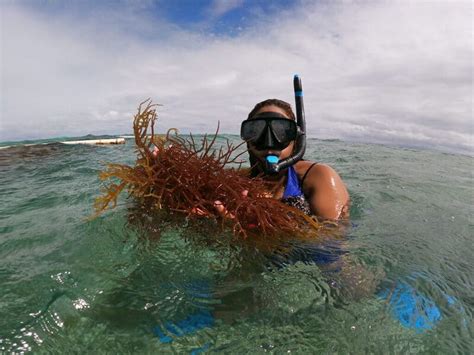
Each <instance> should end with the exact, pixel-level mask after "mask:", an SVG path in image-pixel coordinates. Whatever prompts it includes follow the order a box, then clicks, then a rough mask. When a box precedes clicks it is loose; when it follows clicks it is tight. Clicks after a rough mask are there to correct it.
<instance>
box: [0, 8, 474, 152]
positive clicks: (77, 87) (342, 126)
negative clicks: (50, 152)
mask: <svg viewBox="0 0 474 355" xmlns="http://www.w3.org/2000/svg"><path fill="white" fill-rule="evenodd" d="M255 16H256V18H254V19H253V21H252V22H253V23H255V24H258V25H255V26H254V27H250V28H248V29H247V30H246V31H245V32H243V33H242V34H241V35H240V36H238V37H234V38H229V37H225V36H222V37H215V36H211V35H206V34H199V33H190V32H189V31H185V30H182V29H179V28H177V27H176V26H173V25H172V24H168V23H164V22H163V21H157V20H156V19H153V18H152V17H151V16H148V15H147V13H146V11H142V10H140V9H138V10H136V11H130V12H126V11H119V10H116V11H105V10H97V11H96V12H94V14H93V15H90V16H88V17H86V18H83V17H81V18H78V17H77V18H73V17H71V16H68V17H66V16H52V15H51V16H48V15H45V14H40V13H38V11H33V10H31V9H27V8H26V7H23V6H20V5H10V6H4V7H3V8H2V40H1V46H2V48H1V49H2V78H1V84H2V95H1V96H2V99H1V100H2V101H1V106H2V107H1V137H0V139H1V140H10V139H21V138H33V137H45V136H59V135H65V134H67V135H81V134H87V133H115V132H117V133H118V132H127V131H130V126H131V117H130V114H131V113H133V112H135V109H136V106H137V104H138V103H139V102H141V101H142V100H143V99H145V98H147V97H151V98H153V99H154V100H155V101H157V102H159V103H162V104H164V106H163V107H162V108H160V110H159V112H160V114H161V121H160V127H162V128H163V129H165V128H166V127H170V126H173V127H179V128H182V129H183V130H193V131H201V132H202V131H214V128H215V126H216V124H217V121H218V120H220V122H221V128H222V132H234V133H236V132H238V128H239V125H240V121H241V120H242V119H243V118H245V117H246V115H247V113H248V111H249V110H250V109H251V108H252V107H253V105H254V104H255V103H256V102H258V101H261V100H263V99H266V98H270V97H278V98H282V99H284V100H287V101H290V102H291V101H293V99H292V86H291V85H292V84H291V83H292V75H293V74H294V73H299V74H300V75H301V76H302V79H303V86H304V89H305V106H306V113H307V119H308V127H309V131H310V133H311V134H312V135H313V136H316V137H319V138H340V139H354V140H363V141H372V142H387V143H402V144H408V145H418V144H421V145H431V146H441V147H444V148H446V149H449V150H453V149H454V150H458V151H463V152H466V151H469V150H471V151H472V149H473V141H472V129H473V126H472V125H473V123H472V122H473V119H472V102H473V97H472V53H473V48H472V32H471V21H472V5H471V3H470V2H414V1H413V2H409V1H396V2H363V3H357V2H355V3H353V2H351V3H347V2H341V3H336V4H334V3H331V4H329V3H325V4H323V5H321V4H310V3H305V4H304V6H303V5H302V6H300V7H298V8H297V9H295V10H286V11H283V12H281V13H280V14H278V16H275V18H268V17H267V16H265V15H264V14H261V15H258V14H256V15H255Z"/></svg>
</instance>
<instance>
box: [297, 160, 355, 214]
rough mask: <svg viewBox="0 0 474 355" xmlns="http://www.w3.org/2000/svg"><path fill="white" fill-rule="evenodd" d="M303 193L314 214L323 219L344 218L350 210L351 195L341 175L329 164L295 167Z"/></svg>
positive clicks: (299, 163)
mask: <svg viewBox="0 0 474 355" xmlns="http://www.w3.org/2000/svg"><path fill="white" fill-rule="evenodd" d="M295 169H296V172H297V174H298V175H299V177H300V179H303V177H304V181H303V191H304V193H305V195H306V196H308V197H309V199H310V203H311V208H312V210H313V212H314V213H315V214H316V215H318V216H321V217H323V218H328V219H337V218H340V217H343V216H344V214H345V211H346V210H347V209H348V208H347V206H348V204H349V193H348V192H347V188H346V185H345V184H344V182H343V181H342V179H341V177H340V176H339V174H338V173H337V172H336V171H335V170H334V169H333V168H332V167H330V166H329V165H327V164H321V163H318V164H314V163H313V162H309V161H302V162H298V163H297V164H296V166H295Z"/></svg>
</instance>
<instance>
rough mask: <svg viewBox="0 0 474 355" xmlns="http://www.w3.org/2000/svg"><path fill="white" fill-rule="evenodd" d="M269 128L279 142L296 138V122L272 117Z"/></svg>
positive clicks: (286, 141)
mask: <svg viewBox="0 0 474 355" xmlns="http://www.w3.org/2000/svg"><path fill="white" fill-rule="evenodd" d="M271 128H272V131H273V133H274V134H275V137H276V138H277V139H278V141H279V142H280V143H288V142H291V141H292V140H295V139H296V124H295V122H294V121H291V120H287V119H284V118H283V119H273V120H272V121H271Z"/></svg>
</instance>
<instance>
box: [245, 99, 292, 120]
mask: <svg viewBox="0 0 474 355" xmlns="http://www.w3.org/2000/svg"><path fill="white" fill-rule="evenodd" d="M265 106H276V107H279V108H281V109H282V110H283V111H285V113H286V114H287V115H288V117H289V118H291V119H292V120H296V117H295V114H294V113H293V110H292V109H291V105H290V104H289V103H288V102H285V101H283V100H279V99H268V100H265V101H262V102H259V103H258V104H256V105H255V107H254V108H253V110H252V111H250V113H249V115H248V117H247V119H251V118H252V117H253V116H255V114H256V113H257V112H258V111H260V109H261V108H262V107H265Z"/></svg>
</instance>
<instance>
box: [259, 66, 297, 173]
mask: <svg viewBox="0 0 474 355" xmlns="http://www.w3.org/2000/svg"><path fill="white" fill-rule="evenodd" d="M293 87H294V89H295V106H296V125H297V127H298V128H297V129H298V132H297V138H296V146H295V151H294V153H293V154H292V155H291V156H289V157H288V158H286V159H283V160H281V161H279V159H278V157H277V156H276V155H268V156H267V157H266V158H265V172H266V173H267V174H270V175H274V174H278V173H279V172H280V171H281V170H283V169H286V168H288V167H289V166H291V165H293V164H295V163H296V162H297V161H298V160H300V159H301V158H303V155H304V152H305V151H306V120H305V117H304V104H303V86H302V85H301V78H300V77H299V76H298V75H295V77H294V78H293Z"/></svg>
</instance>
